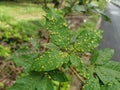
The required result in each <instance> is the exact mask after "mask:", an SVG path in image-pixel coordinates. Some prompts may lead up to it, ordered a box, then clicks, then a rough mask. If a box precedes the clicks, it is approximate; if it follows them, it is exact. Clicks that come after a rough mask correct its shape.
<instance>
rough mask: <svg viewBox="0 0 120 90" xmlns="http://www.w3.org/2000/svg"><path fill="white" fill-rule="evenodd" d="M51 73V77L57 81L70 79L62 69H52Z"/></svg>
mask: <svg viewBox="0 0 120 90" xmlns="http://www.w3.org/2000/svg"><path fill="white" fill-rule="evenodd" d="M49 74H50V76H51V78H52V79H53V80H55V81H58V82H67V81H68V78H67V76H66V75H65V73H63V72H62V71H60V70H54V71H51V72H49Z"/></svg>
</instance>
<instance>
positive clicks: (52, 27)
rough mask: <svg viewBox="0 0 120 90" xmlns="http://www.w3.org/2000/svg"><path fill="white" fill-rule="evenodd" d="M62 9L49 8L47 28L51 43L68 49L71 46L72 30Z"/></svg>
mask: <svg viewBox="0 0 120 90" xmlns="http://www.w3.org/2000/svg"><path fill="white" fill-rule="evenodd" d="M60 12H61V13H62V11H59V10H56V9H49V10H47V11H46V13H47V15H46V25H45V28H46V29H47V30H48V32H49V34H50V43H53V44H55V45H56V46H58V47H60V48H63V49H66V48H68V46H69V41H70V30H69V28H68V25H67V23H66V21H65V18H64V17H63V15H62V14H61V13H60Z"/></svg>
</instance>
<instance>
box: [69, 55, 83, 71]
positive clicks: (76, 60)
mask: <svg viewBox="0 0 120 90" xmlns="http://www.w3.org/2000/svg"><path fill="white" fill-rule="evenodd" d="M70 62H71V64H72V65H73V66H74V67H75V68H76V69H77V70H81V69H82V68H83V64H82V60H81V59H80V57H79V56H77V55H74V54H71V55H70Z"/></svg>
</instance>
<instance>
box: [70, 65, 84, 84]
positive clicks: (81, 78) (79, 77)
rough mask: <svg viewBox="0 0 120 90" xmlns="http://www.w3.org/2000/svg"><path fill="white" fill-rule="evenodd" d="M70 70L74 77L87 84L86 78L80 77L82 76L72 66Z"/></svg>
mask: <svg viewBox="0 0 120 90" xmlns="http://www.w3.org/2000/svg"><path fill="white" fill-rule="evenodd" d="M70 70H71V71H72V72H73V73H74V75H75V76H76V77H77V78H78V79H79V80H80V81H82V83H85V80H84V78H83V77H82V76H80V75H79V74H78V73H77V71H76V70H75V69H74V68H73V67H72V66H70Z"/></svg>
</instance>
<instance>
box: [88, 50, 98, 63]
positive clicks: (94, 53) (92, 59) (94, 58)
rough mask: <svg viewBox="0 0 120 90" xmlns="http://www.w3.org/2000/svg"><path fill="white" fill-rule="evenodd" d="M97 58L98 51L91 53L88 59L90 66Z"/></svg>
mask: <svg viewBox="0 0 120 90" xmlns="http://www.w3.org/2000/svg"><path fill="white" fill-rule="evenodd" d="M98 56H99V51H98V50H94V51H92V53H91V57H90V61H91V64H95V62H96V60H97V58H98Z"/></svg>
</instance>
